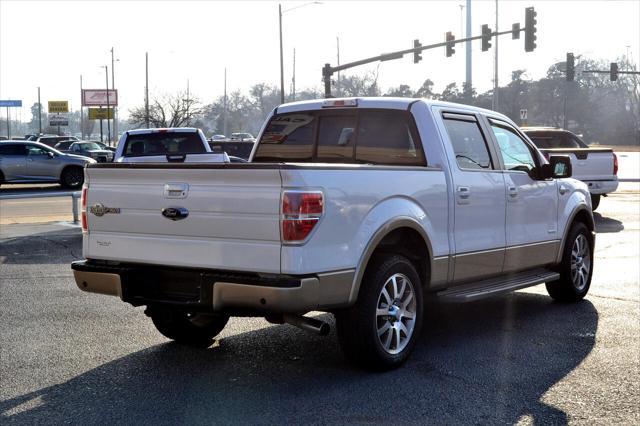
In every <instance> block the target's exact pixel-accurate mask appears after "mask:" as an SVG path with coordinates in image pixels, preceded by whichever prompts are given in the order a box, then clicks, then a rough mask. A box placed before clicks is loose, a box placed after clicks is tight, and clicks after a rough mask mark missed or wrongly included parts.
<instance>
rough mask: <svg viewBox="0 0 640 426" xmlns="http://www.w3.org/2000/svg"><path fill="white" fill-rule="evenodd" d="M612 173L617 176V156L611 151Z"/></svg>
mask: <svg viewBox="0 0 640 426" xmlns="http://www.w3.org/2000/svg"><path fill="white" fill-rule="evenodd" d="M613 175H614V176H618V156H617V155H616V153H615V152H614V153H613Z"/></svg>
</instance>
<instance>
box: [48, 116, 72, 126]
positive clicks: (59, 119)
mask: <svg viewBox="0 0 640 426" xmlns="http://www.w3.org/2000/svg"><path fill="white" fill-rule="evenodd" d="M68 125H69V118H68V117H67V116H66V115H63V114H49V126H68Z"/></svg>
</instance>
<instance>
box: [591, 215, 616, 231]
mask: <svg viewBox="0 0 640 426" xmlns="http://www.w3.org/2000/svg"><path fill="white" fill-rule="evenodd" d="M593 220H594V222H595V225H596V232H597V233H598V234H602V233H609V232H620V231H623V230H624V224H623V223H622V222H621V221H619V220H616V219H612V218H610V217H605V216H602V215H601V214H600V213H598V212H593Z"/></svg>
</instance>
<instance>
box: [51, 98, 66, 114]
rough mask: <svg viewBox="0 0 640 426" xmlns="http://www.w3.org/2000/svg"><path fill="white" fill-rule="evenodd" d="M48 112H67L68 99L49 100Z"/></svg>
mask: <svg viewBox="0 0 640 426" xmlns="http://www.w3.org/2000/svg"><path fill="white" fill-rule="evenodd" d="M49 112H69V101H49Z"/></svg>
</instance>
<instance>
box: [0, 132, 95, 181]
mask: <svg viewBox="0 0 640 426" xmlns="http://www.w3.org/2000/svg"><path fill="white" fill-rule="evenodd" d="M93 162H94V160H92V159H90V158H87V157H81V156H79V155H71V154H64V153H62V152H60V151H58V150H57V149H54V148H51V147H49V146H46V145H44V144H41V143H38V142H27V141H13V140H12V141H3V142H0V183H34V182H60V183H61V184H62V186H65V187H67V188H79V187H81V186H82V184H83V183H84V170H83V169H84V166H85V164H87V163H93Z"/></svg>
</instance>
